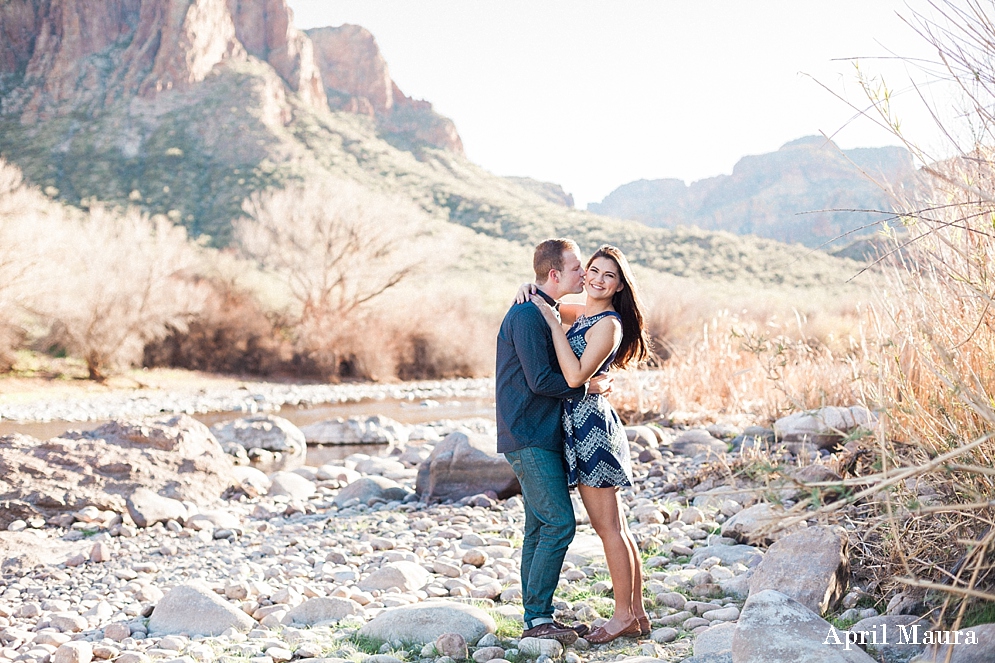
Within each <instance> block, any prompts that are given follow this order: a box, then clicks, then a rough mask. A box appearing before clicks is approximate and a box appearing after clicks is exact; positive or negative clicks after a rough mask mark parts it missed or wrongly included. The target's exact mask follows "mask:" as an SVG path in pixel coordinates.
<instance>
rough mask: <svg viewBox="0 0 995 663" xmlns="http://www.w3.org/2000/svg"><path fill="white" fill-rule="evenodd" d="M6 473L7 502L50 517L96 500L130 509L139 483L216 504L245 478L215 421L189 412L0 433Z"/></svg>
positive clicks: (3, 493)
mask: <svg viewBox="0 0 995 663" xmlns="http://www.w3.org/2000/svg"><path fill="white" fill-rule="evenodd" d="M0 476H2V477H3V481H2V482H0V502H8V501H9V502H10V503H12V504H16V503H23V504H26V505H29V506H30V507H31V508H32V509H34V510H36V511H38V512H39V513H41V514H42V515H44V516H45V517H50V516H53V515H55V514H57V513H60V512H67V511H79V510H80V509H82V508H83V507H85V506H91V505H92V506H96V507H98V508H99V509H101V510H111V511H115V512H117V513H123V512H124V510H125V500H126V499H127V498H128V496H129V495H131V494H132V493H133V492H134V491H135V489H136V488H147V489H149V490H151V491H152V492H153V493H158V494H161V495H164V496H165V497H170V498H172V499H176V500H183V501H190V502H193V503H195V504H210V503H212V502H214V501H215V500H217V499H218V498H219V497H220V496H221V495H222V494H223V493H224V492H225V490H226V489H228V488H229V487H230V486H232V485H237V484H238V481H237V480H236V479H235V477H234V476H233V475H232V465H231V461H230V460H229V459H228V456H226V455H225V452H224V450H223V449H222V448H221V445H220V444H218V441H217V440H216V439H214V436H213V435H211V432H210V431H209V430H208V428H207V426H205V425H204V424H202V423H200V422H199V421H197V420H196V419H193V418H192V417H189V416H187V415H185V414H181V415H175V416H163V417H154V418H148V419H137V420H131V421H112V422H110V423H106V424H104V425H102V426H100V427H98V428H95V429H93V430H90V431H86V432H79V431H70V432H67V433H65V434H63V435H62V436H60V437H57V438H54V439H51V440H48V441H45V442H42V441H40V440H36V439H34V438H32V437H29V436H26V435H19V434H15V435H7V436H3V437H0ZM15 520H16V519H15Z"/></svg>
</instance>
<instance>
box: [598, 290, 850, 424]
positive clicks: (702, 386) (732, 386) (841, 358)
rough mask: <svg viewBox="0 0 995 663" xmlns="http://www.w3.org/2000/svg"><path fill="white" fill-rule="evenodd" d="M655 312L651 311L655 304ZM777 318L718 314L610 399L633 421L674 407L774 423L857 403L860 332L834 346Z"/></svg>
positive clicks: (800, 323) (624, 381) (622, 383)
mask: <svg viewBox="0 0 995 663" xmlns="http://www.w3.org/2000/svg"><path fill="white" fill-rule="evenodd" d="M651 310H652V309H651ZM796 324H797V327H798V329H797V330H795V331H796V333H795V334H792V333H791V331H792V330H790V329H785V328H784V326H783V325H780V324H778V322H777V319H776V318H770V319H768V320H766V321H765V322H763V323H761V322H756V321H752V320H743V319H741V318H739V317H738V316H734V315H731V314H729V313H728V312H720V313H718V314H716V315H715V316H714V317H713V318H712V319H711V320H710V321H708V322H706V323H704V324H702V325H701V327H700V328H699V330H698V332H697V334H689V335H688V336H686V337H684V338H677V339H671V340H670V341H668V347H669V349H670V357H669V359H667V360H666V361H664V362H663V363H662V365H661V366H660V368H659V369H657V370H652V371H638V372H629V373H628V374H623V375H624V377H623V378H621V379H620V380H619V381H618V385H617V388H616V391H615V394H613V396H612V402H613V403H614V404H615V405H616V408H617V409H618V410H619V411H620V412H621V413H623V414H624V415H625V417H626V419H627V420H629V421H636V420H642V419H645V418H648V417H654V416H660V415H669V414H672V413H674V412H689V411H690V412H709V413H712V416H715V415H720V414H728V413H747V414H749V415H751V416H752V417H753V418H754V419H755V420H756V421H772V420H773V419H775V418H776V417H778V416H780V415H782V414H784V413H785V412H787V411H790V410H798V409H812V408H816V407H821V406H824V405H852V404H853V403H855V402H857V401H858V399H859V396H860V391H859V385H860V383H861V380H862V377H863V371H862V367H863V361H864V358H865V354H864V350H863V347H862V344H861V341H860V339H859V337H856V336H853V337H847V339H846V341H847V342H846V343H845V344H841V343H839V342H838V341H839V339H837V342H836V343H835V344H836V345H838V346H841V347H840V348H837V349H834V348H832V347H830V346H829V345H828V344H826V343H824V342H821V341H819V340H818V339H817V338H815V337H814V336H810V335H808V334H806V333H805V331H806V326H805V322H804V320H803V319H802V318H801V317H799V318H798V319H797V321H796Z"/></svg>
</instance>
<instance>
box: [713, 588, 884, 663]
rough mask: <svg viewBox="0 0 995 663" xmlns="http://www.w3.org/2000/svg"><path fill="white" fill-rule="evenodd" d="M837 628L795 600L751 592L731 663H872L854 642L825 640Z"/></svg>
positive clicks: (778, 595)
mask: <svg viewBox="0 0 995 663" xmlns="http://www.w3.org/2000/svg"><path fill="white" fill-rule="evenodd" d="M832 632H835V633H838V634H839V639H840V642H841V643H844V642H845V633H844V632H843V631H837V630H836V629H834V628H833V626H832V625H831V624H830V623H829V622H827V621H826V620H824V619H822V618H821V617H819V615H817V614H815V613H814V612H812V611H811V610H809V609H808V608H806V607H805V606H803V605H802V604H801V603H799V602H798V601H795V600H793V599H790V598H788V597H787V596H785V595H784V594H781V593H780V592H775V591H774V590H772V589H768V590H765V591H762V592H757V593H756V594H754V595H752V596H750V598H749V599H748V600H747V601H746V604H745V605H744V606H743V611H742V612H741V613H740V615H739V623H738V625H737V626H736V633H735V634H734V635H733V639H732V660H733V663H816V662H817V663H874V659H873V658H871V657H870V656H868V655H867V654H866V653H864V651H863V650H861V649H860V648H858V647H857V646H856V645H853V644H851V645H849V648H847V645H845V644H839V645H836V644H825V643H826V641H827V636H828V635H829V634H830V633H832Z"/></svg>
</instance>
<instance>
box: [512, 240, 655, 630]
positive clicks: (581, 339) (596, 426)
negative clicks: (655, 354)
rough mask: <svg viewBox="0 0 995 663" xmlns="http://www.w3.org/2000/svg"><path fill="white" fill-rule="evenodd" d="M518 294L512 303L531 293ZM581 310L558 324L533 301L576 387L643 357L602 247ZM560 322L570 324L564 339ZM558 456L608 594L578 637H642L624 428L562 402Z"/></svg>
mask: <svg viewBox="0 0 995 663" xmlns="http://www.w3.org/2000/svg"><path fill="white" fill-rule="evenodd" d="M531 288H532V286H531V285H528V286H523V288H522V289H521V290H520V291H519V295H518V299H519V301H524V298H525V297H526V296H527V295H528V294H530V293H531ZM584 289H585V291H586V293H587V301H586V303H585V304H584V305H583V306H580V305H569V304H563V305H561V306H560V307H559V313H560V316H561V317H560V318H558V317H557V314H556V311H554V310H553V309H552V308H551V307H550V306H549V304H547V303H546V301H545V300H543V299H542V298H541V297H538V296H536V295H532V299H531V301H532V303H533V304H535V305H536V306H537V307H539V310H540V311H542V314H543V317H544V318H545V320H546V322H547V324H549V328H550V330H551V332H552V335H553V346H554V347H555V349H556V358H557V360H558V361H559V364H560V369H561V371H562V372H563V377H564V378H566V381H567V383H568V384H569V385H570V386H571V387H577V386H580V385H582V384H584V383H585V382H587V381H588V380H590V379H591V377H593V376H595V375H599V374H602V373H606V372H608V369H609V368H610V367H612V366H615V367H617V368H624V367H626V366H628V365H630V364H633V363H637V362H639V361H640V360H643V359H645V358H647V357H648V355H649V340H648V338H647V335H646V331H645V329H644V328H643V316H642V311H641V302H640V300H639V295H638V293H637V292H636V289H635V282H634V280H633V278H632V272H631V270H630V269H629V263H628V261H627V260H626V259H625V256H624V255H622V252H621V251H619V250H618V249H617V248H615V247H614V246H608V245H605V246H602V247H601V248H600V249H598V251H597V252H596V253H595V254H594V255H593V256H592V257H591V259H590V260H589V261H588V263H587V274H586V276H585V281H584ZM561 319H562V322H563V323H565V324H570V323H572V324H571V326H570V329H569V330H568V331H567V332H565V333H564V331H563V326H562V324H561ZM563 428H564V444H565V447H564V456H565V458H566V460H567V466H568V475H569V481H570V484H571V485H574V484H577V486H578V490H579V491H580V496H581V499H583V501H584V507H585V508H586V509H587V512H588V514H589V515H590V517H591V525H592V526H593V527H594V530H595V531H596V532H597V533H598V536H599V537H601V541H602V543H603V544H604V548H605V557H606V559H607V561H608V571H609V572H610V573H611V579H612V587H613V588H614V593H615V614H614V615H613V616H612V618H611V619H610V620H608V622H607V623H606V624H604V625H602V626H600V627H599V628H596V629H594V630H593V631H591V633H589V634H588V635H586V636H584V637H585V638H586V639H587V640H588V641H589V642H592V643H595V644H601V643H605V642H610V641H612V640H614V639H615V638H618V637H620V636H628V637H634V636H639V635H648V634H649V631H650V623H649V618H648V616H647V615H646V610H645V608H644V607H643V601H642V591H643V587H642V569H641V567H640V557H639V548H638V546H637V545H636V542H635V539H633V537H632V533H631V532H630V531H629V527H628V523H627V522H626V519H625V516H624V514H623V513H622V504H621V501H620V500H619V497H618V491H619V487H620V486H631V485H632V466H631V462H630V459H629V444H628V441H627V439H626V436H625V429H624V428H623V426H622V422H621V421H620V420H619V417H618V414H617V413H616V412H615V410H614V408H612V406H611V404H609V403H608V401H607V400H606V399H605V398H604V397H603V396H601V395H600V394H592V395H588V396H585V397H584V398H581V399H577V400H568V401H565V402H564V410H563Z"/></svg>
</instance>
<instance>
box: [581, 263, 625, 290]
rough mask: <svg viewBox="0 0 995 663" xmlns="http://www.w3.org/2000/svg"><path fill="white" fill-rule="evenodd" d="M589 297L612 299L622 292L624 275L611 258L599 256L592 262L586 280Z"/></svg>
mask: <svg viewBox="0 0 995 663" xmlns="http://www.w3.org/2000/svg"><path fill="white" fill-rule="evenodd" d="M584 286H585V290H586V291H587V295H588V296H589V297H591V298H592V299H611V298H612V297H614V296H615V293H616V292H618V291H619V290H621V289H622V288H623V287H624V286H623V284H622V274H621V273H620V270H619V268H618V265H616V264H615V261H614V260H612V259H611V258H605V257H603V256H599V257H597V258H595V259H594V260H593V261H591V266H590V267H588V268H587V276H586V277H585V279H584Z"/></svg>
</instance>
